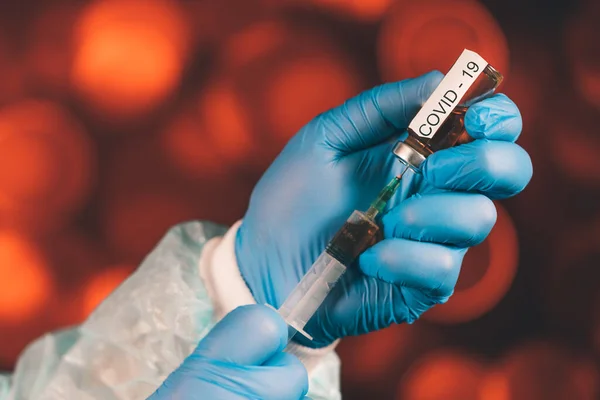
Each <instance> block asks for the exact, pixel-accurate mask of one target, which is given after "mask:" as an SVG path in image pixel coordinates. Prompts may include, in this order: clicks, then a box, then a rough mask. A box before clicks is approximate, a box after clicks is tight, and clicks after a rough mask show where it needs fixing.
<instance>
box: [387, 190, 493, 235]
mask: <svg viewBox="0 0 600 400" xmlns="http://www.w3.org/2000/svg"><path fill="white" fill-rule="evenodd" d="M495 222H496V207H495V206H494V203H493V202H492V201H491V200H490V199H489V198H487V197H486V196H483V195H480V194H474V193H455V192H454V193H453V192H446V193H438V194H431V195H426V196H419V195H415V196H413V197H410V198H409V199H407V200H405V201H403V202H402V203H400V204H399V205H398V206H396V207H394V208H393V209H391V210H390V211H388V212H387V213H386V214H385V215H384V216H383V218H382V223H383V235H384V237H385V238H386V239H390V238H400V239H409V240H416V241H420V242H434V243H440V244H449V245H453V246H456V247H471V246H475V245H476V244H479V243H481V242H482V241H483V240H484V239H485V238H486V236H487V235H488V234H489V233H490V231H491V230H492V227H493V226H494V223H495Z"/></svg>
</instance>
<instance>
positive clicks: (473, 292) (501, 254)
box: [423, 204, 518, 323]
mask: <svg viewBox="0 0 600 400" xmlns="http://www.w3.org/2000/svg"><path fill="white" fill-rule="evenodd" d="M496 209H497V211H498V220H497V222H496V225H495V226H494V228H493V229H492V231H491V233H490V235H489V236H488V238H487V239H486V240H485V241H484V243H482V244H480V245H478V246H476V247H474V248H473V249H471V250H470V251H469V252H468V253H467V255H466V256H465V259H464V261H463V266H462V269H461V274H460V277H459V279H458V283H457V285H456V290H455V292H454V294H453V295H452V297H451V298H450V300H448V302H447V303H445V304H439V305H437V306H435V307H433V308H432V309H431V310H429V311H427V312H426V313H425V314H423V318H424V319H426V320H429V321H433V322H439V323H461V322H466V321H470V320H473V319H475V318H478V317H480V316H482V315H483V314H485V313H487V312H488V311H490V310H491V309H492V308H494V307H495V306H496V304H498V302H499V301H500V300H501V299H502V298H503V297H504V295H505V294H506V292H507V291H508V290H509V289H510V286H511V284H512V282H513V279H514V277H515V274H516V271H517V264H518V241H517V232H516V230H515V227H514V225H513V223H512V220H511V218H510V215H509V214H508V213H507V212H506V211H505V210H504V208H503V207H502V206H500V205H499V204H496Z"/></svg>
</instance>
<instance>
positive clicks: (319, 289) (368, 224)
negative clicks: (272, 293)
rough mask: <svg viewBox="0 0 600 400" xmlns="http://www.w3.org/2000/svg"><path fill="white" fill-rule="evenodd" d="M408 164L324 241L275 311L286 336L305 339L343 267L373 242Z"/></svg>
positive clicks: (343, 269)
mask: <svg viewBox="0 0 600 400" xmlns="http://www.w3.org/2000/svg"><path fill="white" fill-rule="evenodd" d="M407 170H408V167H406V168H404V170H403V171H402V172H401V173H400V174H398V175H397V176H396V177H394V179H392V180H391V181H390V183H388V184H387V185H386V186H385V187H384V188H383V189H382V190H381V192H379V195H378V196H377V198H376V199H375V201H373V202H372V203H371V206H370V207H369V209H368V210H367V211H366V212H362V211H358V210H356V211H354V212H353V213H352V215H350V218H348V219H347V220H346V223H345V224H344V226H342V228H341V229H340V230H339V231H338V232H337V233H336V234H335V235H334V237H333V239H331V241H330V242H329V244H327V247H326V248H325V251H324V252H323V253H321V255H320V256H319V257H318V258H317V260H316V261H315V262H314V263H313V265H312V267H311V268H310V269H309V270H308V272H307V273H306V275H304V277H303V278H302V280H301V281H300V283H298V285H297V286H296V287H295V288H294V290H293V291H292V293H290V295H289V296H288V298H287V299H286V300H285V302H284V303H283V304H282V305H281V307H280V308H279V310H278V312H279V314H280V315H281V316H282V317H283V319H284V320H285V322H287V324H288V325H289V326H290V327H291V328H292V330H291V332H290V336H289V339H290V340H291V338H292V337H293V336H294V335H295V334H296V332H300V333H301V334H302V335H304V336H306V337H307V338H308V339H310V340H312V337H311V336H310V335H309V334H308V333H306V332H305V331H304V326H305V325H306V323H307V322H308V320H309V319H310V318H311V317H312V316H313V315H314V313H315V312H316V311H317V309H318V308H319V307H320V306H321V304H322V303H323V301H325V298H326V297H327V295H328V294H329V292H330V291H331V289H333V287H334V286H335V284H336V283H337V282H338V280H339V279H340V278H341V277H342V275H344V273H345V272H346V269H347V268H348V267H349V266H350V265H352V263H353V262H354V261H355V260H356V259H357V258H358V256H359V255H360V254H361V253H362V252H363V251H365V250H366V249H367V248H369V247H370V246H372V245H373V244H374V243H375V239H376V235H377V232H378V231H379V226H378V225H377V223H376V221H375V220H376V218H377V216H378V215H379V214H380V213H381V212H382V211H383V209H384V208H385V206H386V204H387V202H388V201H389V200H390V199H391V198H392V196H393V195H394V193H396V190H397V189H398V187H399V186H400V181H401V179H402V176H403V175H404V174H405V173H406V171H407Z"/></svg>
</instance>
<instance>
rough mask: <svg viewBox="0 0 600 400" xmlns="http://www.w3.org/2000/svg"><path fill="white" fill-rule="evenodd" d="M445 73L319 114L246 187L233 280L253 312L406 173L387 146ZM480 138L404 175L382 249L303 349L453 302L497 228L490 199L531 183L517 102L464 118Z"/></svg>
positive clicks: (340, 287) (312, 324) (361, 263)
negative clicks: (468, 258) (479, 247)
mask: <svg viewBox="0 0 600 400" xmlns="http://www.w3.org/2000/svg"><path fill="white" fill-rule="evenodd" d="M442 77H443V75H442V74H441V73H439V72H437V71H436V72H431V73H429V74H426V75H423V76H421V77H418V78H415V79H409V80H405V81H402V82H399V83H390V84H385V85H382V86H379V87H376V88H374V89H372V90H370V91H367V92H364V93H362V94H360V95H359V96H357V97H355V98H353V99H350V100H348V101H347V102H346V103H345V104H343V105H342V106H340V107H338V108H335V109H333V110H330V111H328V112H326V113H324V114H321V115H319V116H317V117H316V118H315V119H314V120H312V121H311V122H310V123H309V124H308V125H306V126H305V127H304V128H303V129H302V130H301V131H300V132H299V133H298V134H297V135H296V136H295V137H294V138H292V140H291V141H290V142H289V143H288V144H287V146H286V147H285V149H284V150H283V151H282V153H281V154H280V155H279V156H278V157H277V159H276V160H275V162H274V163H273V164H272V165H271V167H270V168H269V169H268V170H267V171H266V173H265V174H264V176H263V177H262V179H261V180H260V182H259V183H258V184H257V186H256V187H255V189H254V192H253V193H252V197H251V200H250V206H249V208H248V211H247V213H246V215H245V217H244V220H243V223H242V225H241V227H240V229H239V231H238V233H237V237H236V247H235V249H236V258H237V261H238V265H239V268H240V271H241V274H242V276H243V278H244V279H245V281H246V282H247V284H248V286H249V288H250V290H251V292H252V294H253V296H254V297H255V299H256V301H257V302H258V303H268V304H270V305H272V306H274V307H276V308H278V307H279V306H280V305H281V304H282V303H283V302H284V301H285V299H286V297H287V295H288V294H289V293H290V292H291V291H292V289H293V288H294V287H295V286H296V284H297V283H298V282H299V281H300V279H301V278H302V277H303V275H304V274H305V272H306V271H307V270H308V269H309V268H310V266H311V265H312V263H313V262H314V261H315V260H316V258H317V257H318V255H319V254H320V253H321V252H322V251H323V250H324V249H325V246H326V244H327V242H328V241H329V240H330V239H331V237H332V236H333V234H334V233H335V232H336V231H337V230H338V229H339V228H340V227H341V226H342V224H343V223H344V221H345V220H346V218H348V216H349V215H350V214H351V213H352V211H353V210H355V209H359V210H363V211H364V210H366V209H367V207H368V205H369V203H370V202H371V201H372V200H373V199H374V198H375V196H376V195H377V193H378V192H379V190H380V189H382V188H383V187H384V186H385V185H386V184H387V183H388V182H389V181H390V180H391V179H392V178H393V177H394V176H395V175H396V174H398V173H399V172H400V171H401V170H402V165H401V164H400V163H399V162H398V161H397V159H396V158H395V157H394V156H393V154H392V152H391V150H392V146H393V144H394V143H395V142H396V140H397V139H398V138H399V136H400V135H402V134H405V130H406V127H407V126H408V123H409V122H410V120H411V119H412V117H414V115H415V114H416V112H417V111H418V109H419V108H420V106H421V105H422V104H423V103H424V102H425V100H426V99H427V98H428V97H429V96H430V94H431V93H432V92H433V90H434V89H435V88H436V87H437V85H438V84H439V82H440V81H441V79H442ZM465 125H466V129H467V131H468V132H469V134H470V135H471V136H472V137H473V138H475V139H476V140H475V141H473V142H471V143H468V144H463V145H460V146H457V147H454V148H451V149H447V150H443V151H439V152H437V153H435V154H433V155H431V156H430V157H429V158H428V159H427V160H426V162H425V163H424V165H423V170H422V172H423V174H422V176H415V175H414V174H413V173H412V172H408V173H407V174H406V175H405V176H404V179H403V183H402V186H401V188H400V190H399V191H398V193H397V194H396V196H395V198H393V199H392V201H391V202H390V204H389V205H388V210H387V212H386V213H385V214H384V216H383V217H382V225H383V236H384V240H382V241H380V242H379V243H377V244H375V245H374V246H373V247H371V248H370V249H368V250H367V251H366V252H364V253H363V254H362V255H361V256H360V257H359V259H358V261H357V265H358V268H350V269H349V270H348V272H347V273H346V274H345V275H344V277H343V278H342V279H341V280H340V282H339V283H338V284H337V285H336V287H335V288H334V289H333V290H332V292H331V293H330V295H329V296H328V298H327V300H326V301H325V304H324V305H323V306H322V307H321V308H320V309H319V311H318V312H317V314H316V315H315V316H314V317H313V318H312V319H311V320H310V321H309V323H308V325H307V326H306V328H305V330H306V332H308V333H309V334H311V335H312V336H313V337H314V341H312V342H310V341H308V340H307V339H305V338H304V337H302V336H301V335H296V337H295V340H298V341H299V342H300V343H301V344H304V345H308V346H312V347H321V346H325V345H328V344H330V343H331V342H332V341H334V340H335V339H338V338H341V337H344V336H347V335H357V334H362V333H366V332H369V331H373V330H378V329H381V328H384V327H387V326H388V325H390V324H392V323H401V322H408V323H410V322H413V321H414V320H415V319H417V318H418V317H419V316H420V315H421V314H422V313H423V312H425V311H426V310H427V309H429V308H430V307H432V306H433V305H435V304H438V303H443V302H445V301H446V300H447V299H448V297H449V296H450V295H451V294H452V292H453V289H454V286H455V284H456V281H457V279H458V274H459V271H460V265H461V263H462V259H463V256H464V255H465V252H466V251H467V248H468V247H470V246H473V245H475V244H478V243H480V242H481V241H483V240H484V239H485V237H486V236H487V235H488V233H489V232H490V230H491V228H492V226H493V225H494V223H495V220H496V210H495V207H494V205H493V203H492V201H491V200H490V199H499V198H506V197H510V196H513V195H515V194H517V193H519V192H520V191H521V190H523V189H524V188H525V186H526V185H527V183H528V182H529V180H530V178H531V175H532V166H531V161H530V158H529V156H528V155H527V153H526V152H525V151H524V150H523V149H522V148H521V147H519V146H518V145H517V144H515V143H514V142H515V140H516V139H517V137H518V136H519V134H520V132H521V127H522V121H521V116H520V113H519V110H518V109H517V107H516V105H515V104H514V103H513V102H512V101H511V100H510V99H508V98H507V97H506V96H505V95H502V94H498V95H495V96H493V97H491V98H489V99H487V100H483V101H481V102H480V103H478V104H475V105H473V106H471V108H470V109H469V110H468V112H467V114H466V116H465Z"/></svg>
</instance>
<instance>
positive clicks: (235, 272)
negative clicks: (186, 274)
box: [199, 221, 339, 374]
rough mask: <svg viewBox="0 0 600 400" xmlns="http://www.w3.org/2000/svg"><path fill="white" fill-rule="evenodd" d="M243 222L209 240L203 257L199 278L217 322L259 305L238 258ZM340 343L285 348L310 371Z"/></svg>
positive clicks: (200, 263) (293, 344)
mask: <svg viewBox="0 0 600 400" xmlns="http://www.w3.org/2000/svg"><path fill="white" fill-rule="evenodd" d="M241 224H242V222H241V221H238V222H236V223H235V224H234V225H233V226H232V227H231V228H230V229H229V231H227V233H226V234H225V236H223V237H222V238H220V237H218V238H213V239H211V240H210V241H209V242H207V243H206V245H205V246H204V250H203V251H202V255H201V256H200V262H199V269H200V277H201V278H202V280H203V281H204V285H205V286H206V291H207V292H208V295H209V296H210V298H211V300H212V303H213V307H214V316H215V319H216V320H217V321H219V320H221V319H222V318H223V317H224V316H225V315H226V314H228V313H229V312H231V311H233V310H234V309H235V308H237V307H239V306H244V305H248V304H256V301H255V300H254V297H253V296H252V293H251V292H250V289H249V288H248V286H247V285H246V282H245V281H244V278H242V275H241V274H240V270H239V267H238V264H237V260H236V258H235V237H236V234H237V231H238V229H239V227H240V225H241ZM338 342H339V340H337V341H335V342H333V343H332V344H330V345H329V346H327V347H323V348H320V349H312V348H310V347H305V346H301V345H299V344H297V343H295V342H291V343H290V344H289V345H288V347H287V348H286V351H287V352H288V353H291V354H294V355H295V356H296V357H298V358H299V359H300V361H302V363H303V364H304V366H305V367H306V369H307V370H308V372H309V374H310V372H311V371H312V370H313V369H314V368H315V367H316V366H317V364H319V362H320V361H321V359H322V358H323V357H325V356H326V355H327V354H329V352H331V351H333V349H334V348H335V347H336V346H337V344H338Z"/></svg>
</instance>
